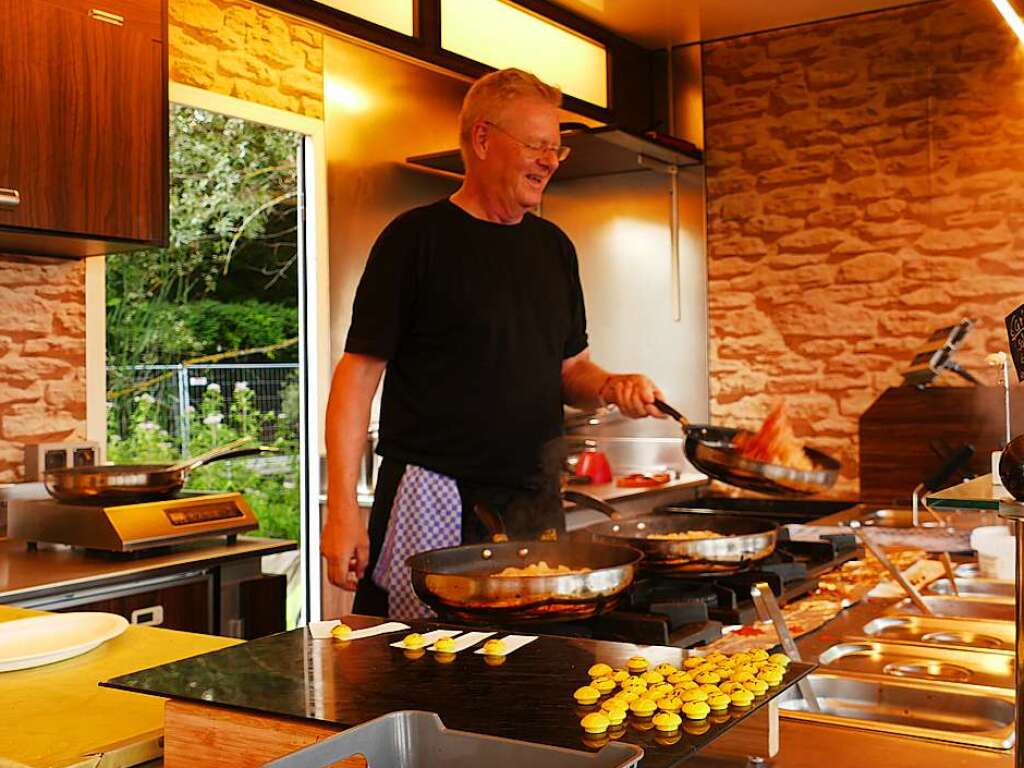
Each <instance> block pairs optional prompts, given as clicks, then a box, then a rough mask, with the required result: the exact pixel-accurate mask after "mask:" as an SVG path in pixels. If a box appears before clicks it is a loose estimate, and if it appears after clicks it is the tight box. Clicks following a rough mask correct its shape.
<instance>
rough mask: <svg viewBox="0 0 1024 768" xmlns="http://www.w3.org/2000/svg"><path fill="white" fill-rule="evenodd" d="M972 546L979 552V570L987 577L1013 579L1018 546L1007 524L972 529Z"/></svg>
mask: <svg viewBox="0 0 1024 768" xmlns="http://www.w3.org/2000/svg"><path fill="white" fill-rule="evenodd" d="M971 548H972V549H974V550H975V551H976V552H977V553H978V571H979V573H980V575H981V577H982V578H985V579H1002V580H1003V581H1013V579H1014V575H1015V574H1016V565H1017V547H1016V540H1015V539H1014V536H1013V533H1012V532H1011V531H1010V529H1009V528H1008V527H1007V526H1005V525H983V526H981V527H980V528H975V529H974V530H973V531H971Z"/></svg>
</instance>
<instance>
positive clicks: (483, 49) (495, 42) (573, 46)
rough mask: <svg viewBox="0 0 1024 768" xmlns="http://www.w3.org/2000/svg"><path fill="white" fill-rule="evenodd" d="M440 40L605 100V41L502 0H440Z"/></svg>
mask: <svg viewBox="0 0 1024 768" xmlns="http://www.w3.org/2000/svg"><path fill="white" fill-rule="evenodd" d="M441 46H442V47H443V48H444V49H445V50H448V51H451V52H452V53H457V54H459V55H460V56H465V57H466V58H469V59H473V60H474V61H479V62H480V63H482V64H487V65H489V66H492V67H495V68H497V69H503V68H505V67H519V68H520V69H525V70H527V71H529V72H532V73H533V74H535V75H537V77H539V78H541V79H542V80H544V81H546V82H549V83H551V84H553V85H557V86H559V87H560V88H561V89H562V91H563V92H564V93H566V94H568V95H570V96H575V97H576V98H578V99H582V100H583V101H587V102H590V103H591V104H596V105H597V106H599V107H607V106H608V59H607V55H606V51H605V49H604V46H602V45H600V44H598V43H596V42H594V41H593V40H590V39H589V38H586V37H583V36H582V35H579V34H576V33H575V32H572V31H570V30H568V29H565V28H564V27H560V26H558V25H556V24H555V23H554V22H551V21H548V20H546V19H542V18H540V17H539V16H535V15H533V14H532V13H530V12H528V11H526V10H524V9H522V8H519V7H517V6H514V5H511V4H509V3H505V2H502V0H441Z"/></svg>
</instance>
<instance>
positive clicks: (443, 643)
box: [434, 637, 455, 653]
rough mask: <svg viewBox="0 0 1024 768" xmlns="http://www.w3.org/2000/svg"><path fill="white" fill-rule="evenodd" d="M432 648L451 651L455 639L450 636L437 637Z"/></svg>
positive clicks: (441, 651) (438, 650) (442, 651)
mask: <svg viewBox="0 0 1024 768" xmlns="http://www.w3.org/2000/svg"><path fill="white" fill-rule="evenodd" d="M434 650H435V651H437V652H439V653H451V652H453V651H454V650H455V640H453V639H452V638H450V637H439V638H437V641H436V642H435V643H434Z"/></svg>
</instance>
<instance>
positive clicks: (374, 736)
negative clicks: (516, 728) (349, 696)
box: [264, 710, 644, 768]
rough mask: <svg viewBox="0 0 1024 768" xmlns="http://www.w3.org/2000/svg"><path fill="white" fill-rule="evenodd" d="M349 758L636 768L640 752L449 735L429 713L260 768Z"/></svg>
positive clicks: (404, 763)
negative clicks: (598, 749) (571, 747)
mask: <svg viewBox="0 0 1024 768" xmlns="http://www.w3.org/2000/svg"><path fill="white" fill-rule="evenodd" d="M353 755H362V756H363V757H365V758H366V762H367V765H368V766H369V768H428V766H439V765H443V766H445V768H470V767H472V768H479V766H481V765H485V766H487V768H524V766H529V768H636V766H637V764H638V763H639V762H640V758H642V757H643V756H644V751H643V750H642V749H640V747H637V746H634V745H632V744H620V743H618V742H612V743H609V744H606V745H605V746H604V747H602V748H601V751H600V752H594V753H588V752H581V751H577V750H573V749H564V748H562V747H549V746H544V745H542V744H532V743H530V742H526V741H513V740H512V739H503V738H500V737H498V736H483V735H481V734H476V733H468V732H466V731H452V730H449V729H447V728H445V727H444V723H442V722H441V718H439V717H438V716H437V715H436V714H434V713H433V712H417V711H414V710H405V711H402V712H391V713H389V714H387V715H384V716H382V717H378V718H377V719H376V720H370V721H369V722H367V723H363V724H362V725H357V726H355V727H354V728H350V729H349V730H347V731H343V732H342V733H339V734H338V735H337V736H332V737H331V738H329V739H325V740H324V741H321V742H318V743H316V744H313V745H311V746H309V747H305V748H304V749H300V750H299V751H298V752H293V753H292V754H290V755H287V756H285V757H282V758H279V759H277V760H274V761H273V762H270V763H267V764H266V766H264V768H328V766H331V765H333V764H334V763H336V762H338V761H339V760H343V759H344V758H346V757H352V756H353Z"/></svg>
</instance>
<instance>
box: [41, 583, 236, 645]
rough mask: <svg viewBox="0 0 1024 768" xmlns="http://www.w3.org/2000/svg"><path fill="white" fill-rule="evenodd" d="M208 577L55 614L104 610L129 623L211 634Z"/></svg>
mask: <svg viewBox="0 0 1024 768" xmlns="http://www.w3.org/2000/svg"><path fill="white" fill-rule="evenodd" d="M211 585H212V581H211V577H210V576H205V577H200V578H197V579H195V580H193V581H187V582H183V583H180V584H174V585H171V586H167V587H163V588H160V589H153V590H149V591H145V592H133V593H130V594H122V595H113V596H110V597H105V598H102V599H99V600H94V601H92V602H88V603H75V604H74V605H69V606H67V607H65V608H58V609H56V610H58V611H106V612H108V613H116V614H118V615H120V616H124V617H125V618H126V619H128V621H130V622H131V623H132V624H147V625H151V626H157V627H162V628H163V629H177V630H180V631H182V632H200V633H202V634H214V633H215V632H216V631H217V627H216V626H215V625H214V621H213V605H212V602H211V598H212V589H211Z"/></svg>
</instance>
